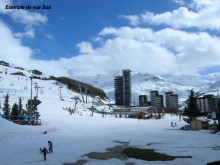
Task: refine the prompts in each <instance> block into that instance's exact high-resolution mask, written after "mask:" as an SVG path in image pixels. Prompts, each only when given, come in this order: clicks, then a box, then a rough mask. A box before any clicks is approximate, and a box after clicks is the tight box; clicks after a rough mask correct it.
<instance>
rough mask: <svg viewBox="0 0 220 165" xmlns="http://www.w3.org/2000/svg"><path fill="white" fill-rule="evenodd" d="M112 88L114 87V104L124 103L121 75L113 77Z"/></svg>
mask: <svg viewBox="0 0 220 165" xmlns="http://www.w3.org/2000/svg"><path fill="white" fill-rule="evenodd" d="M114 88H115V104H116V105H124V95H123V77H122V76H116V77H115V79H114Z"/></svg>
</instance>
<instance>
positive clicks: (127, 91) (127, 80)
mask: <svg viewBox="0 0 220 165" xmlns="http://www.w3.org/2000/svg"><path fill="white" fill-rule="evenodd" d="M122 77H123V90H124V91H123V94H124V105H127V106H129V105H130V104H131V71H130V70H129V69H126V70H123V71H122Z"/></svg>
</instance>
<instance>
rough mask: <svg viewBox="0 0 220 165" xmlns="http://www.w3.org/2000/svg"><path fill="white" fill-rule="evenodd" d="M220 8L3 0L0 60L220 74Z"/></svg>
mask: <svg viewBox="0 0 220 165" xmlns="http://www.w3.org/2000/svg"><path fill="white" fill-rule="evenodd" d="M6 5H12V6H15V5H24V6H27V5H30V6H32V7H33V6H42V5H51V9H48V10H45V9H44V10H43V9H40V10H36V9H34V10H19V11H18V10H15V9H14V10H9V9H5V6H6ZM218 13H220V2H219V1H218V0H184V1H183V0H111V1H109V0H93V1H91V0H74V1H71V0H65V1H59V0H14V1H13V0H1V2H0V35H1V34H2V36H3V37H2V41H3V43H2V44H1V46H0V58H1V59H2V60H5V61H8V62H10V63H13V64H14V65H19V66H24V67H27V68H31V67H35V68H37V69H40V70H44V72H45V73H47V74H55V75H66V76H73V77H74V76H81V75H87V76H90V75H96V74H106V73H109V72H113V71H115V70H120V69H123V68H130V69H131V70H134V71H139V72H150V73H153V74H159V75H166V74H171V75H176V74H208V73H213V72H219V71H220V67H219V66H220V54H219V52H220V48H219V43H220V38H219V30H220V21H219V20H218ZM1 49H2V50H1ZM32 69H33V68H32ZM58 70H59V71H58Z"/></svg>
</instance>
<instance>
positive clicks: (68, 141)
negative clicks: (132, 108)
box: [0, 70, 220, 165]
mask: <svg viewBox="0 0 220 165" xmlns="http://www.w3.org/2000/svg"><path fill="white" fill-rule="evenodd" d="M12 71H13V70H12ZM26 74H27V77H22V76H20V77H19V76H12V75H3V74H2V75H1V79H0V86H1V89H0V90H1V97H0V99H1V100H0V101H1V104H2V105H3V102H4V96H5V95H6V94H7V93H8V94H9V96H10V98H9V103H10V105H11V106H12V105H13V104H14V103H17V102H18V98H19V97H22V100H23V106H24V107H25V104H26V103H27V99H29V98H30V95H31V94H30V91H31V90H30V86H31V81H30V79H29V78H28V73H26ZM33 83H35V84H36V83H38V85H39V86H40V87H41V88H40V89H39V93H38V98H39V100H40V101H41V102H42V103H41V104H40V105H39V106H38V110H39V112H40V115H41V116H40V119H41V123H42V125H40V126H30V125H26V126H21V125H16V124H14V123H12V122H9V121H7V120H5V119H3V118H1V117H0V148H1V152H0V164H2V165H26V164H27V165H38V164H47V165H61V164H63V163H75V162H77V161H79V160H87V163H85V164H89V165H90V164H91V165H98V164H100V165H102V164H106V165H108V164H109V165H112V164H118V165H124V164H126V163H134V164H137V165H139V164H140V165H141V164H143V165H144V164H149V165H160V164H163V165H184V164H185V165H195V164H199V165H205V164H206V163H207V162H212V161H216V160H219V159H220V157H219V155H220V147H219V146H220V140H219V139H220V134H219V133H217V134H211V133H210V131H209V130H202V131H183V130H180V127H182V126H184V125H185V124H186V123H185V122H184V121H182V120H181V121H180V120H179V117H178V116H171V115H170V114H166V115H165V116H164V117H163V118H162V119H159V120H156V119H148V120H138V119H128V118H115V117H114V116H113V115H106V116H105V117H102V114H100V113H94V114H93V116H92V113H91V111H90V110H88V109H87V108H89V107H91V106H92V105H94V106H95V108H96V109H97V110H99V111H111V108H110V109H109V107H108V106H107V105H105V104H101V103H100V102H99V100H98V99H95V98H91V97H88V103H83V102H78V104H77V105H76V112H75V113H74V114H72V115H71V114H70V113H69V111H68V110H66V109H68V108H71V109H73V108H74V105H75V101H74V100H73V99H72V98H73V97H75V96H78V97H81V96H80V95H79V94H77V93H74V92H72V91H69V90H68V89H67V88H66V86H63V88H62V89H61V94H62V98H63V101H62V100H61V99H60V90H59V86H58V85H59V84H58V85H57V84H56V83H55V82H54V81H43V80H33ZM35 95H36V91H35V89H34V86H33V96H35ZM84 97H85V96H84ZM103 103H108V102H103ZM1 113H2V112H1ZM171 122H176V123H177V127H171ZM44 131H47V134H43V132H44ZM48 140H50V141H52V142H53V145H54V148H53V150H54V152H53V153H52V154H48V155H47V160H46V161H44V160H43V155H42V154H41V153H40V151H39V148H40V147H41V148H42V147H44V146H45V147H47V148H48V143H47V142H48ZM117 141H118V142H129V146H131V147H138V148H143V149H155V150H156V151H157V152H160V153H166V154H168V155H174V156H192V158H184V159H183V158H178V159H175V160H174V161H152V162H149V161H148V162H146V161H144V160H137V159H129V158H128V159H126V160H119V159H108V160H97V159H91V158H89V157H87V156H85V154H88V153H90V152H100V153H101V152H105V151H106V148H110V147H114V146H119V145H121V144H120V143H117Z"/></svg>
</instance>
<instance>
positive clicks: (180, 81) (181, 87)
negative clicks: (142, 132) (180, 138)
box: [77, 71, 220, 103]
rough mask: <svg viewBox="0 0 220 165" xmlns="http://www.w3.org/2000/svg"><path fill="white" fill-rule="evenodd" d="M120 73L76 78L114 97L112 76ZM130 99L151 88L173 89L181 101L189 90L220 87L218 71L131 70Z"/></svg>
mask: <svg viewBox="0 0 220 165" xmlns="http://www.w3.org/2000/svg"><path fill="white" fill-rule="evenodd" d="M116 75H121V73H120V71H115V72H113V73H110V74H106V75H100V74H99V75H97V76H91V77H77V79H79V80H81V81H83V82H86V83H90V84H92V85H94V86H97V87H99V88H102V89H103V90H104V91H105V92H106V93H107V96H108V97H109V98H111V99H114V76H116ZM131 81H132V100H133V101H138V95H141V94H145V95H148V96H149V94H150V91H151V90H158V91H159V93H160V94H164V92H169V91H173V92H174V93H176V94H178V95H179V101H180V103H182V102H183V101H185V100H186V99H187V97H188V95H189V91H190V90H192V89H193V90H194V91H195V92H198V93H206V92H210V91H211V92H212V91H215V90H218V89H220V73H215V74H209V75H205V76H198V75H195V76H194V75H180V76H164V77H161V76H158V75H153V74H150V73H137V72H132V77H131Z"/></svg>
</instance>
